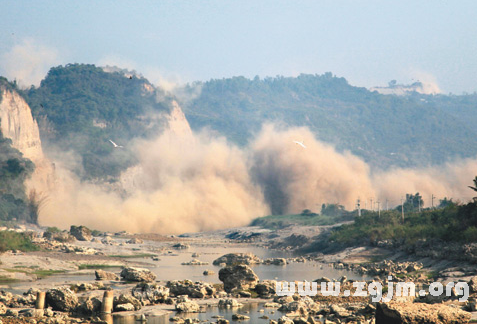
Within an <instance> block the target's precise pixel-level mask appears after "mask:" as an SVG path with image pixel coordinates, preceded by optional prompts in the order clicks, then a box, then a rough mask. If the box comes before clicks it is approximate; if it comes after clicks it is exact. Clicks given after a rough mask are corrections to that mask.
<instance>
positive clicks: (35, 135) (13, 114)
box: [0, 87, 55, 193]
mask: <svg viewBox="0 0 477 324" xmlns="http://www.w3.org/2000/svg"><path fill="white" fill-rule="evenodd" d="M0 94H1V101H0V131H1V132H2V134H3V136H4V137H7V138H10V139H11V140H12V146H13V147H14V148H16V149H18V150H19V151H20V152H22V153H23V156H24V157H26V158H28V159H30V160H31V161H32V162H33V163H34V164H35V171H34V173H33V175H32V177H31V179H30V180H29V181H27V188H28V190H33V189H35V190H36V191H37V192H38V193H45V192H47V191H49V190H50V189H52V188H53V187H54V182H55V176H54V166H53V164H52V163H51V162H50V161H49V160H48V159H47V158H46V157H45V156H44V154H43V150H42V147H41V140H40V131H39V129H38V124H37V122H36V121H35V120H34V119H33V117H32V114H31V109H30V107H29V106H28V104H27V103H26V102H25V100H23V98H22V97H21V96H20V95H19V94H18V93H16V92H15V91H10V90H6V89H5V88H3V87H0Z"/></svg>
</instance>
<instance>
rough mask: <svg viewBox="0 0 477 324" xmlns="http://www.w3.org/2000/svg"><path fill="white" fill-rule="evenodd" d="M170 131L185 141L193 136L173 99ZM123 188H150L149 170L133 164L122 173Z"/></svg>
mask: <svg viewBox="0 0 477 324" xmlns="http://www.w3.org/2000/svg"><path fill="white" fill-rule="evenodd" d="M166 124H167V128H168V129H169V131H170V132H171V133H172V135H173V136H174V137H175V138H179V139H181V140H183V141H187V140H190V138H192V130H191V128H190V125H189V122H188V121H187V119H186V117H185V115H184V113H183V111H182V109H181V107H180V106H179V104H178V103H177V102H176V101H175V100H173V101H172V104H171V107H170V114H169V116H167V117H166ZM119 181H120V183H121V188H122V189H123V190H125V191H126V192H128V193H133V192H136V190H137V189H150V188H149V186H150V179H149V178H148V175H147V172H145V171H144V170H143V168H142V167H141V166H140V165H136V166H132V167H130V168H128V169H127V170H125V171H124V172H122V173H121V176H120V180H119Z"/></svg>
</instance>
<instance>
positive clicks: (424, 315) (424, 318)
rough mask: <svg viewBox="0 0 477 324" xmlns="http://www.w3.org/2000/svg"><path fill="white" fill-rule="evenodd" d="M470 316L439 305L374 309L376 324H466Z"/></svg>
mask: <svg viewBox="0 0 477 324" xmlns="http://www.w3.org/2000/svg"><path fill="white" fill-rule="evenodd" d="M470 317H471V314H470V313H468V312H465V311H463V310H460V309H459V308H454V307H449V306H445V305H440V304H432V305H429V304H422V303H379V304H377V307H376V324H408V323H409V324H411V323H442V324H450V323H452V324H458V323H468V322H469V321H470Z"/></svg>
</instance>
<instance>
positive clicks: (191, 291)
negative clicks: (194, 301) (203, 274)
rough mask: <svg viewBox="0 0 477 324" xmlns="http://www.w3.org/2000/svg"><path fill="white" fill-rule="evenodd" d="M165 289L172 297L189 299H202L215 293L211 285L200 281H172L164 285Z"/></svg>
mask: <svg viewBox="0 0 477 324" xmlns="http://www.w3.org/2000/svg"><path fill="white" fill-rule="evenodd" d="M166 287H167V288H169V291H170V293H171V294H172V295H174V296H188V297H190V298H204V297H206V296H212V295H214V294H215V292H216V289H215V288H214V287H213V286H212V285H211V284H208V283H205V282H202V281H196V282H193V281H191V280H172V281H169V282H168V283H167V284H166Z"/></svg>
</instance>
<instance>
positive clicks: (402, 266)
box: [332, 260, 423, 277]
mask: <svg viewBox="0 0 477 324" xmlns="http://www.w3.org/2000/svg"><path fill="white" fill-rule="evenodd" d="M332 265H333V267H334V268H335V269H346V270H351V271H355V272H358V273H360V274H366V275H369V276H380V277H385V276H393V277H396V275H398V276H399V275H407V274H409V273H413V272H416V271H418V270H421V269H422V267H423V265H422V263H420V262H394V261H392V260H383V261H381V262H377V263H363V264H353V263H341V262H337V263H334V264H332Z"/></svg>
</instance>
